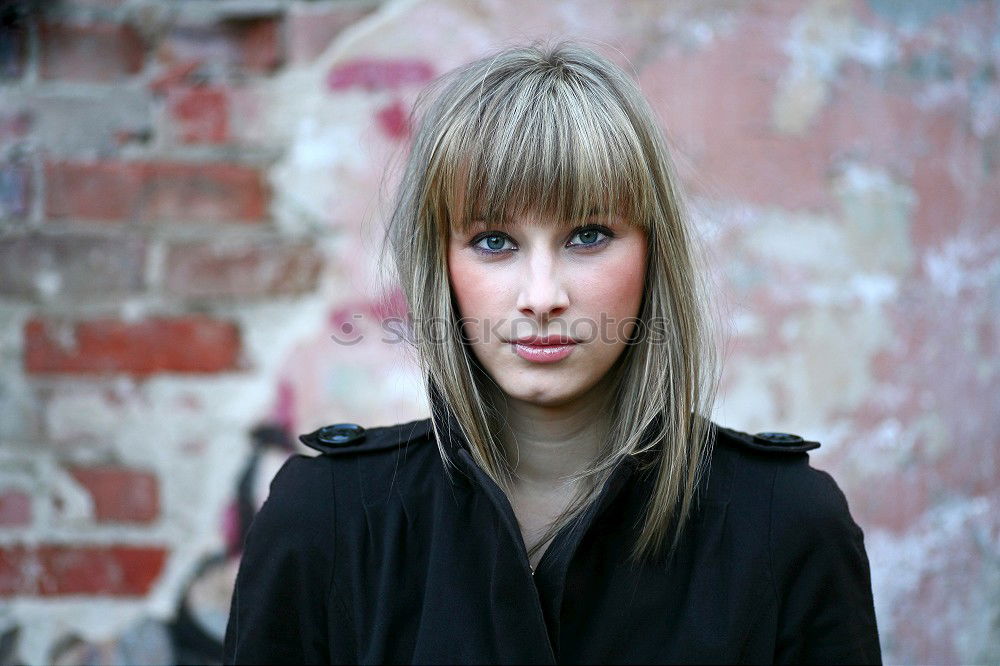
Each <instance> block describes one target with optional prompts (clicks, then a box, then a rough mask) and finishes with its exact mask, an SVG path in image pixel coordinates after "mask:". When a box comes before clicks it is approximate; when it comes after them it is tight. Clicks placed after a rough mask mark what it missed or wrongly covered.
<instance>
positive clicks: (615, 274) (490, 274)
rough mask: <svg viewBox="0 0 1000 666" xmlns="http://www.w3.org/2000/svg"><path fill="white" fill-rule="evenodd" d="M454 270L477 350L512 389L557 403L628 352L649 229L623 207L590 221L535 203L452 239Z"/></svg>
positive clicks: (529, 398)
mask: <svg viewBox="0 0 1000 666" xmlns="http://www.w3.org/2000/svg"><path fill="white" fill-rule="evenodd" d="M448 274H449V278H450V280H451V288H452V291H453V293H454V295H455V300H456V301H457V304H458V309H459V314H460V316H461V317H462V326H463V330H464V333H465V335H466V338H467V340H468V342H469V345H470V347H471V349H472V352H473V353H474V354H475V356H476V358H477V359H478V360H479V362H480V364H482V366H483V367H484V368H485V369H486V371H487V372H488V373H489V374H490V376H491V377H492V378H493V379H494V381H496V383H497V384H498V385H499V386H500V387H501V388H502V389H503V390H504V392H506V393H507V395H509V396H510V397H512V398H514V399H517V400H522V401H525V402H529V403H532V404H536V405H544V406H558V405H561V404H565V403H567V402H570V401H572V400H574V399H575V398H578V397H580V396H582V395H583V394H584V393H586V392H587V391H588V390H589V389H592V388H594V386H595V385H596V384H597V383H598V382H599V381H600V380H601V378H602V377H604V375H605V374H606V373H607V372H608V370H609V369H610V368H611V366H612V365H613V364H614V362H615V361H616V360H617V359H618V357H619V356H620V355H621V354H622V352H624V350H625V347H626V344H627V341H628V339H629V336H630V335H631V334H632V332H633V330H634V329H635V320H634V318H635V317H637V316H638V314H639V307H640V304H641V302H642V292H643V282H644V278H645V274H646V235H645V232H644V231H643V230H641V229H639V228H637V227H634V226H631V225H629V224H627V223H626V222H625V220H623V219H622V218H620V217H616V216H608V215H598V216H594V217H592V218H591V219H590V220H588V221H586V222H585V223H584V224H583V225H582V226H574V225H571V224H554V223H553V221H552V220H548V219H544V218H542V217H539V215H538V214H536V213H528V214H525V215H520V216H517V217H515V218H514V219H513V220H512V223H511V224H510V225H505V226H504V227H503V230H501V228H500V227H496V226H492V225H490V224H487V223H485V222H477V223H476V224H475V225H474V226H473V228H472V229H471V230H470V231H469V232H467V233H464V232H458V231H454V230H453V232H452V233H451V235H450V238H449V241H448Z"/></svg>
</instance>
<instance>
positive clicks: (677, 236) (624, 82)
mask: <svg viewBox="0 0 1000 666" xmlns="http://www.w3.org/2000/svg"><path fill="white" fill-rule="evenodd" d="M411 124H412V127H414V128H415V129H414V136H413V141H412V146H411V149H410V152H409V155H408V157H407V159H406V161H405V165H404V168H403V171H402V175H401V180H400V184H399V188H398V194H397V196H396V198H395V202H394V208H393V210H392V211H391V214H390V215H389V223H388V228H387V233H386V241H387V246H388V247H389V250H390V252H391V256H392V259H393V260H394V264H395V268H396V275H395V279H397V280H398V282H399V284H400V285H401V287H402V290H403V293H404V294H405V298H406V301H407V304H408V307H409V315H410V317H411V322H412V323H411V325H412V327H413V329H412V333H413V336H414V338H413V339H414V344H415V347H416V357H417V360H418V362H419V364H420V367H421V370H422V372H423V376H424V378H425V386H424V388H425V390H426V392H427V396H428V397H429V398H430V403H431V405H432V406H434V407H435V408H436V409H441V410H443V411H444V412H446V413H439V414H435V418H434V419H432V420H433V421H434V430H435V435H437V440H438V445H439V448H440V449H441V455H442V458H443V459H444V461H445V464H446V469H447V468H448V467H449V466H450V467H454V462H453V461H451V460H450V459H449V454H448V451H447V450H446V449H445V448H444V446H443V445H442V444H441V442H442V441H443V439H442V437H444V436H447V435H446V434H445V433H441V432H440V431H439V429H440V428H441V427H442V426H441V424H445V423H449V424H450V423H454V424H456V426H457V427H458V428H459V429H460V431H461V433H460V434H461V435H462V436H463V437H464V438H465V440H466V442H467V443H468V447H469V451H470V454H471V455H472V457H473V459H474V460H475V462H476V463H477V464H478V465H479V466H480V467H481V468H482V469H483V471H484V472H485V473H486V474H487V475H488V476H489V477H490V478H491V479H492V480H493V481H494V482H496V484H497V485H498V486H499V487H500V488H501V489H502V490H503V491H504V492H505V493H507V494H508V497H509V496H510V491H511V488H512V483H511V482H512V478H513V476H512V468H511V464H510V461H509V460H508V458H507V455H506V454H505V452H504V447H503V446H502V438H501V429H502V428H503V427H504V423H503V422H502V410H500V409H499V404H500V403H501V402H502V400H503V398H504V396H503V395H502V392H500V391H499V389H498V387H497V386H496V385H495V384H494V382H492V380H491V379H490V377H489V376H488V374H487V373H486V372H485V371H484V370H483V368H482V367H481V366H480V365H479V364H478V363H477V361H476V360H475V358H474V355H472V354H471V353H470V351H469V349H468V348H467V347H466V346H465V345H464V344H463V341H462V336H461V332H460V331H459V330H458V324H457V322H458V316H457V310H456V308H455V304H454V302H453V298H452V293H451V290H450V285H449V280H448V266H447V243H448V238H449V233H451V229H452V228H453V227H454V228H456V229H460V228H463V227H464V226H465V225H467V224H469V222H470V221H471V220H472V219H473V218H474V217H484V216H485V217H487V218H490V219H495V220H498V221H503V220H506V219H508V216H509V215H512V214H516V213H522V212H525V211H528V210H535V211H540V212H544V213H546V214H548V215H549V216H551V218H553V219H555V220H560V221H577V220H579V221H582V220H584V219H585V218H586V217H587V216H588V214H589V213H590V212H591V211H593V210H594V209H595V208H596V209H598V210H608V209H609V208H610V209H611V210H613V212H616V213H620V214H621V215H622V216H623V217H624V218H625V219H626V220H629V221H630V223H632V224H635V225H637V226H638V227H640V228H642V229H643V230H644V231H645V233H646V235H647V241H648V242H647V246H648V257H647V273H646V278H645V284H644V295H643V299H642V305H641V307H640V313H639V322H640V328H641V326H643V325H646V326H649V324H650V323H651V322H652V321H653V320H654V319H659V321H660V322H663V323H664V324H665V326H664V328H663V330H662V333H663V334H664V335H665V340H663V341H654V340H652V339H651V338H650V337H649V336H646V337H643V336H640V337H639V338H638V339H637V341H636V342H635V343H631V342H630V344H628V345H627V346H626V349H625V351H624V352H623V353H622V355H621V357H620V358H619V359H618V361H617V362H616V363H615V365H614V366H613V367H612V369H611V370H610V371H609V374H608V376H607V378H608V379H610V382H611V383H610V385H611V386H612V387H613V394H612V400H611V403H610V404H611V408H610V410H611V414H610V419H609V420H608V423H609V431H608V432H607V433H606V442H607V444H606V447H605V449H604V450H603V451H602V453H601V455H600V456H599V457H598V459H597V460H594V461H592V463H591V464H590V465H588V466H587V467H586V469H584V470H583V471H581V472H580V473H579V474H578V475H574V477H573V478H572V479H571V480H579V479H586V480H589V481H590V483H584V484H579V485H578V488H579V490H578V492H577V495H576V496H575V498H574V499H573V500H572V501H571V502H570V504H569V506H568V507H567V508H566V510H564V511H563V513H562V514H561V515H560V516H559V517H558V518H557V519H556V520H555V521H554V522H553V524H552V525H551V526H550V528H549V529H548V530H547V531H546V533H545V535H544V536H543V538H542V539H541V540H540V541H538V542H537V543H536V544H535V546H534V547H533V549H532V551H531V552H530V553H529V556H530V555H531V554H533V553H534V552H535V549H537V548H540V547H541V546H543V545H544V544H545V543H547V542H548V541H549V540H550V539H551V537H552V536H554V535H555V534H556V533H557V532H558V531H559V530H560V529H562V528H563V527H564V526H565V525H566V524H567V523H568V522H570V521H572V520H573V519H575V518H576V517H577V516H579V515H580V514H581V512H582V511H583V510H584V509H586V508H587V506H589V504H590V503H591V501H592V500H594V499H595V498H596V496H597V494H598V492H599V491H600V489H601V487H602V486H603V481H604V480H605V479H606V478H607V476H608V475H609V474H610V472H611V470H612V469H613V468H614V467H615V466H616V465H617V464H618V463H619V462H621V461H623V460H624V459H625V458H627V457H630V456H637V458H636V460H637V461H642V464H641V466H640V469H641V470H646V471H649V472H650V473H653V474H655V484H654V488H653V494H652V497H651V498H650V501H649V504H648V506H647V508H646V514H645V520H644V523H643V525H642V529H641V532H640V533H639V535H638V536H637V539H636V542H635V544H634V547H633V550H632V557H633V559H634V560H636V561H638V560H639V559H642V558H650V559H653V558H656V557H658V556H659V555H660V554H662V549H663V546H664V542H665V541H666V540H667V539H666V538H667V537H668V536H669V535H670V534H671V532H672V534H673V539H672V540H671V547H670V551H671V552H672V550H673V547H674V546H676V544H677V541H678V539H679V537H680V535H681V530H682V528H683V526H684V524H685V522H686V520H687V518H688V517H689V515H690V512H691V509H692V505H693V502H694V500H695V497H696V490H697V487H698V483H699V480H700V477H701V474H702V472H703V470H704V468H705V466H706V461H707V459H708V457H709V455H710V449H711V446H712V441H713V437H712V433H711V422H710V421H709V420H708V415H709V413H710V409H711V404H712V401H713V399H714V394H715V387H716V384H717V381H716V372H715V367H716V366H715V347H714V345H713V344H711V342H710V336H709V327H708V326H706V321H707V318H706V316H705V309H704V304H703V300H702V299H703V296H704V290H703V289H702V287H701V275H702V273H701V272H700V271H699V270H697V267H696V260H695V257H696V256H697V255H696V253H695V252H694V251H693V247H694V239H693V237H692V230H691V229H690V223H689V221H688V217H687V213H686V212H685V209H684V207H683V205H682V198H681V193H680V191H679V190H678V184H677V178H676V176H675V174H674V168H673V166H672V162H671V159H670V156H669V153H668V150H667V144H666V140H665V137H664V135H663V132H662V130H661V129H660V126H659V123H658V122H657V119H656V116H655V115H654V113H653V111H652V109H651V108H650V107H649V104H648V102H647V101H646V100H645V98H644V97H643V95H642V93H641V92H640V91H639V89H638V86H637V84H636V83H635V81H634V80H633V79H632V78H630V77H629V76H628V75H627V74H625V73H624V72H623V71H622V70H621V69H619V68H618V67H617V66H616V65H614V64H613V63H612V62H610V61H609V60H607V59H606V58H604V57H602V56H600V55H598V54H597V53H596V52H594V51H593V50H591V49H589V48H586V47H583V46H580V45H577V44H574V43H568V42H561V43H559V44H556V45H554V46H551V47H547V46H542V45H531V46H522V47H516V48H508V49H505V50H503V51H500V52H499V53H496V54H494V55H492V56H489V57H486V58H482V59H480V60H477V61H475V62H472V63H470V64H467V65H465V66H463V67H460V68H458V69H455V70H453V71H451V72H449V73H447V74H446V75H444V76H443V77H441V78H440V79H438V80H437V81H435V82H434V83H432V84H431V86H429V87H428V88H427V89H426V90H425V91H424V92H423V94H422V95H421V96H420V98H419V99H418V101H417V104H416V106H415V108H414V113H413V116H412V119H411ZM435 322H448V323H449V326H448V328H449V332H448V335H446V336H445V339H444V340H441V339H440V335H438V336H437V337H435V332H434V331H433V330H432V328H433V326H434V325H435ZM640 454H647V455H641V456H640Z"/></svg>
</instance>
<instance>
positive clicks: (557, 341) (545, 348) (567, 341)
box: [510, 335, 577, 363]
mask: <svg viewBox="0 0 1000 666" xmlns="http://www.w3.org/2000/svg"><path fill="white" fill-rule="evenodd" d="M510 344H511V348H512V350H513V352H514V353H515V354H517V355H518V356H520V357H521V358H523V359H524V360H526V361H529V362H531V363H556V362H558V361H561V360H563V359H564V358H566V357H567V356H569V355H570V354H572V353H573V350H574V349H575V348H576V344H577V343H576V340H573V339H572V338H567V337H564V336H552V335H550V336H545V337H542V336H533V337H529V338H520V339H518V340H513V341H511V343H510Z"/></svg>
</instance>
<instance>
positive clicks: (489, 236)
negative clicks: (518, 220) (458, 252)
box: [472, 231, 515, 254]
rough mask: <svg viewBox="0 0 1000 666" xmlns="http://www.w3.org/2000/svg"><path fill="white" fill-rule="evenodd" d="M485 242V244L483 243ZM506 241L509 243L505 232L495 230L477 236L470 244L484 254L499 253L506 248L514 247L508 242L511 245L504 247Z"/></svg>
mask: <svg viewBox="0 0 1000 666" xmlns="http://www.w3.org/2000/svg"><path fill="white" fill-rule="evenodd" d="M484 243H485V245H484ZM506 243H510V238H509V237H508V236H507V235H506V234H501V233H497V232H495V231H494V232H490V233H486V234H483V235H482V236H479V237H478V238H476V239H475V240H474V241H472V246H473V247H474V248H475V249H476V250H478V251H480V252H483V253H485V254H501V253H503V252H506V251H508V250H513V249H515V248H514V247H513V245H514V244H513V243H510V245H511V247H505V246H504V245H505V244H506Z"/></svg>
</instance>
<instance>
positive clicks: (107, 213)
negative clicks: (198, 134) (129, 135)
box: [45, 162, 270, 222]
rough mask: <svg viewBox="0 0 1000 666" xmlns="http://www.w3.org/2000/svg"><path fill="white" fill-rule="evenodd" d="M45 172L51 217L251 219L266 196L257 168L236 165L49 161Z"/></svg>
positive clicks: (258, 217) (262, 208)
mask: <svg viewBox="0 0 1000 666" xmlns="http://www.w3.org/2000/svg"><path fill="white" fill-rule="evenodd" d="M45 174H46V214H47V215H48V216H49V217H50V218H56V219H58V218H83V219H90V220H120V221H126V220H128V221H132V220H139V221H189V222H217V221H244V220H250V221H255V220H261V219H262V218H264V216H265V215H266V213H267V206H268V201H269V198H270V189H269V187H268V185H267V183H266V182H265V180H264V177H263V175H262V174H261V173H260V171H258V170H257V169H252V168H249V167H245V166H240V165H236V164H226V163H211V164H182V163H175V162H50V163H48V164H46V167H45Z"/></svg>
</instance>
